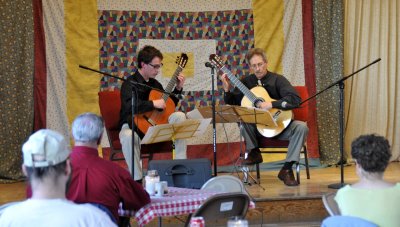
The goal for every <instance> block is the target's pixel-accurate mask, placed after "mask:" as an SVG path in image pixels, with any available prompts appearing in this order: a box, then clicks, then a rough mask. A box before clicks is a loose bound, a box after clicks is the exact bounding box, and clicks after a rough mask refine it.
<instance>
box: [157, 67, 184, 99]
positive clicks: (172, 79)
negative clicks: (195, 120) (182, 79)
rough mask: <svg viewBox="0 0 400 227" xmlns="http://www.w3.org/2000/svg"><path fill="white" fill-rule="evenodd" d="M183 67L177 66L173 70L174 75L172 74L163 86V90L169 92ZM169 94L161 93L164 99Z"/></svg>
mask: <svg viewBox="0 0 400 227" xmlns="http://www.w3.org/2000/svg"><path fill="white" fill-rule="evenodd" d="M182 70H183V68H182V67H181V66H178V67H177V68H176V70H175V72H174V75H173V76H172V78H171V80H170V81H169V83H168V85H167V87H166V88H165V92H168V93H171V92H172V89H173V88H174V86H175V84H176V81H177V80H178V75H179V73H180V72H182ZM168 97H169V95H168V94H165V93H164V94H163V96H162V98H163V99H164V101H167V99H168Z"/></svg>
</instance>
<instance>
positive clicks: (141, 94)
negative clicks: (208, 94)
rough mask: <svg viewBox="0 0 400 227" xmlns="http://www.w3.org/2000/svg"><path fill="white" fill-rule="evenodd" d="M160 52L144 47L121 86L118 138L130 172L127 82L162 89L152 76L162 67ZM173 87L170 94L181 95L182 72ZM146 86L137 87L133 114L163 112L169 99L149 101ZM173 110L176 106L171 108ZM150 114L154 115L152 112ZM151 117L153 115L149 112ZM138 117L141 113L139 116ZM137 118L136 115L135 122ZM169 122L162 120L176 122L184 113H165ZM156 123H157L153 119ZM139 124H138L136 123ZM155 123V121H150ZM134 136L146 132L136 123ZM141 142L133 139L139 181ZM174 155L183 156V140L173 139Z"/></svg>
mask: <svg viewBox="0 0 400 227" xmlns="http://www.w3.org/2000/svg"><path fill="white" fill-rule="evenodd" d="M162 60H163V55H162V53H161V52H160V51H159V50H158V49H156V48H155V47H153V46H145V47H143V48H142V49H141V50H140V51H139V53H138V66H137V67H138V70H137V71H136V72H135V74H134V75H133V76H129V77H128V78H127V81H124V83H123V84H122V86H121V111H120V126H121V131H120V134H119V138H120V141H121V145H122V152H123V153H124V157H125V160H126V162H127V164H128V167H129V170H130V171H131V173H132V167H131V160H132V146H131V144H132V139H131V138H132V130H131V128H130V125H131V124H130V123H131V119H132V111H131V100H132V92H131V91H132V88H131V84H130V81H133V82H137V83H141V84H146V85H148V86H149V87H151V88H155V89H158V90H164V88H163V86H162V85H161V83H160V82H158V81H157V80H156V79H155V77H156V76H157V75H158V73H159V71H160V68H161V67H162V65H163V64H162ZM174 79H175V80H176V84H174V85H175V89H174V90H173V91H172V93H173V94H181V93H182V88H183V85H184V83H185V77H184V75H183V74H182V73H181V72H180V71H178V73H177V75H176V78H174ZM149 87H143V86H140V85H137V86H136V92H137V98H136V107H137V108H136V110H137V112H135V113H134V114H135V115H136V114H139V115H140V114H142V113H146V112H151V111H154V114H157V112H164V110H166V109H167V108H169V107H168V102H166V100H165V99H163V98H157V99H153V100H149V96H150V94H151V91H152V89H151V88H149ZM170 98H171V99H172V101H173V102H172V105H176V104H177V103H178V99H177V98H176V97H174V96H170ZM172 108H173V111H174V109H175V106H173V107H172ZM136 110H135V111H136ZM154 114H153V115H154ZM150 116H152V115H150ZM138 117H140V116H138ZM136 119H137V117H135V123H137V122H136ZM146 119H147V120H148V121H150V122H151V120H150V119H148V118H147V117H145V120H146ZM166 119H167V121H168V122H162V123H179V122H182V121H184V120H186V115H185V114H184V113H182V112H173V113H172V114H170V115H168V116H166ZM155 123H157V122H155ZM139 124H140V123H139ZM153 124H154V123H153ZM136 126H137V127H136V129H137V130H136V132H135V138H138V136H137V135H139V136H140V138H143V136H144V134H145V133H146V132H145V131H141V130H140V125H136ZM139 144H140V142H138V141H137V140H135V144H134V146H135V148H134V150H135V154H134V163H135V164H134V167H135V168H134V179H135V180H136V181H141V179H142V167H141V163H140V148H139ZM175 158H176V159H186V141H185V140H176V141H175Z"/></svg>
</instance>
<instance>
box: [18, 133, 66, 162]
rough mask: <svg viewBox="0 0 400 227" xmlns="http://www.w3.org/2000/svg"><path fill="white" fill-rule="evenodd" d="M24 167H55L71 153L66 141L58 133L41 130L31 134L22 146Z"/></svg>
mask: <svg viewBox="0 0 400 227" xmlns="http://www.w3.org/2000/svg"><path fill="white" fill-rule="evenodd" d="M22 153H23V155H24V165H25V166H28V167H47V166H54V165H57V164H59V163H61V162H63V161H65V160H67V158H68V157H69V154H70V153H71V151H70V149H69V147H68V143H67V141H65V138H64V136H62V135H61V134H60V133H58V132H56V131H53V130H50V129H41V130H39V131H37V132H35V133H34V134H32V135H31V136H30V137H29V139H28V141H27V142H26V143H24V145H23V146H22Z"/></svg>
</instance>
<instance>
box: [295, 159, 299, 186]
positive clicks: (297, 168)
mask: <svg viewBox="0 0 400 227" xmlns="http://www.w3.org/2000/svg"><path fill="white" fill-rule="evenodd" d="M296 180H297V183H298V184H300V163H298V162H296Z"/></svg>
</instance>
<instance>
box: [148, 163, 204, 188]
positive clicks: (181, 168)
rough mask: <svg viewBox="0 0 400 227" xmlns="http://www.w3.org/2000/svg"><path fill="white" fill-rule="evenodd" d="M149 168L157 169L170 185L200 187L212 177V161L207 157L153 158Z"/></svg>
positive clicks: (162, 178) (161, 177)
mask: <svg viewBox="0 0 400 227" xmlns="http://www.w3.org/2000/svg"><path fill="white" fill-rule="evenodd" d="M148 170H157V172H158V175H160V180H161V181H167V182H168V186H169V187H178V188H196V189H199V188H201V186H202V185H203V184H204V183H205V182H206V181H208V180H209V179H210V178H211V162H210V160H208V159H206V158H201V159H176V160H151V161H150V162H149V166H148Z"/></svg>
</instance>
